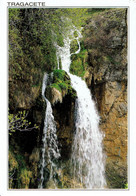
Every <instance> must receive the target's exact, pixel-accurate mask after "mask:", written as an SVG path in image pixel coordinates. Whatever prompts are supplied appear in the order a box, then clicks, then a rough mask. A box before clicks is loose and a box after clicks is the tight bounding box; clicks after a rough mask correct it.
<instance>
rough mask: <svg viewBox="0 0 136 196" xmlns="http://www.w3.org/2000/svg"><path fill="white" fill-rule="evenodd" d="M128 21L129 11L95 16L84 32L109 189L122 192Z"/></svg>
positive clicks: (125, 181)
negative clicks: (102, 139)
mask: <svg viewBox="0 0 136 196" xmlns="http://www.w3.org/2000/svg"><path fill="white" fill-rule="evenodd" d="M126 17H127V12H126V9H111V10H110V11H108V12H107V11H104V12H102V13H99V14H96V15H95V16H93V17H92V18H91V19H90V20H89V21H88V24H87V26H86V30H85V45H86V47H87V48H88V52H89V65H90V67H89V68H88V72H89V74H88V75H87V77H86V82H87V84H88V86H89V88H90V89H91V91H92V93H93V95H94V97H95V100H96V102H97V107H98V111H99V113H100V117H101V121H100V127H101V130H102V131H103V132H104V134H105V138H104V151H105V152H106V155H107V159H106V177H107V184H108V187H109V188H123V186H124V185H123V183H124V184H125V183H127V133H128V129H127V22H126ZM89 79H91V81H90V80H89ZM113 174H114V175H113ZM111 176H114V179H113V178H112V177H111Z"/></svg>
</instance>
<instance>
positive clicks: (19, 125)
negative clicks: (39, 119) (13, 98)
mask: <svg viewBox="0 0 136 196" xmlns="http://www.w3.org/2000/svg"><path fill="white" fill-rule="evenodd" d="M27 115H28V112H26V111H25V110H24V111H19V112H18V113H17V114H11V113H8V119H9V134H10V135H12V133H14V132H15V131H16V130H20V131H30V130H32V129H34V128H36V129H37V128H38V126H37V125H36V124H35V125H34V126H33V127H32V126H31V122H29V121H28V120H27Z"/></svg>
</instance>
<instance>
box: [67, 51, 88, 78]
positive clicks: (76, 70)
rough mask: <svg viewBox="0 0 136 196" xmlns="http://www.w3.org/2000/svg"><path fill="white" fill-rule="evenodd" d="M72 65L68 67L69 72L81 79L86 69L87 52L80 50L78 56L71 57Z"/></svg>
mask: <svg viewBox="0 0 136 196" xmlns="http://www.w3.org/2000/svg"><path fill="white" fill-rule="evenodd" d="M71 59H72V63H71V66H70V72H71V73H72V74H75V75H77V76H80V77H82V78H83V76H84V74H85V71H86V69H87V67H88V63H87V59H88V52H87V50H85V49H84V50H81V51H80V53H79V54H75V55H72V57H71Z"/></svg>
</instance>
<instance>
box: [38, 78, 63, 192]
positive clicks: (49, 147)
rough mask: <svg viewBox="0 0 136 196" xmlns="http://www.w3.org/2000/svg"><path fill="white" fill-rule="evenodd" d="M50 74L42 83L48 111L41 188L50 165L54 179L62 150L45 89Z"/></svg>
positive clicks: (44, 130)
mask: <svg viewBox="0 0 136 196" xmlns="http://www.w3.org/2000/svg"><path fill="white" fill-rule="evenodd" d="M47 81H48V74H45V75H44V77H43V85H42V96H43V99H44V100H45V101H46V112H45V120H44V129H43V138H42V142H43V147H42V158H41V170H40V174H41V182H40V184H39V188H43V183H44V180H45V177H44V176H45V174H44V173H45V169H46V168H47V166H48V167H50V180H53V175H54V174H55V172H56V168H57V165H56V160H58V159H59V157H60V152H59V149H58V142H57V135H56V124H55V121H54V116H53V113H52V107H51V103H50V102H49V101H48V99H47V98H46V97H45V89H46V86H47ZM54 186H55V187H56V183H55V180H54Z"/></svg>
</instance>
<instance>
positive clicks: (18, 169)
mask: <svg viewBox="0 0 136 196" xmlns="http://www.w3.org/2000/svg"><path fill="white" fill-rule="evenodd" d="M31 178H32V172H31V171H30V170H29V169H28V168H27V166H26V161H25V159H24V157H23V155H21V154H20V153H19V152H18V151H15V149H14V150H13V149H11V148H10V149H9V188H29V183H30V180H31Z"/></svg>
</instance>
